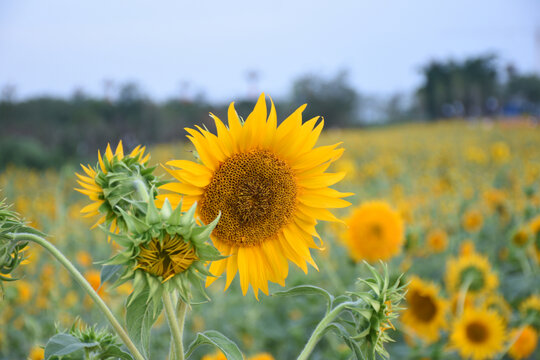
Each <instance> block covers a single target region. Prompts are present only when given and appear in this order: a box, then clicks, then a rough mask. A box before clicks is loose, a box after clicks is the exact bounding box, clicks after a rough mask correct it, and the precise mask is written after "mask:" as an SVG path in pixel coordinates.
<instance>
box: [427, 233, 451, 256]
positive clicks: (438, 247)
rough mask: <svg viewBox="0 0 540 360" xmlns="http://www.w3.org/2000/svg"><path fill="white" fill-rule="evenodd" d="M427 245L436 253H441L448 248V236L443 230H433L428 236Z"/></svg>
mask: <svg viewBox="0 0 540 360" xmlns="http://www.w3.org/2000/svg"><path fill="white" fill-rule="evenodd" d="M427 245H428V246H429V248H430V250H431V251H432V252H434V253H440V252H443V251H444V250H446V248H447V247H448V235H447V234H446V231H444V230H442V229H434V230H431V231H430V232H429V233H428V234H427Z"/></svg>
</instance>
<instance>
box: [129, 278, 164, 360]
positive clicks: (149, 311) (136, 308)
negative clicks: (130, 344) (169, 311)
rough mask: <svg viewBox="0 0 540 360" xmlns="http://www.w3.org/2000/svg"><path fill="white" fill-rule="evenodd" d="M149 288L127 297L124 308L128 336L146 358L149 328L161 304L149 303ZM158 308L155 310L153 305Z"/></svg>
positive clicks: (157, 314) (154, 320) (158, 312)
mask: <svg viewBox="0 0 540 360" xmlns="http://www.w3.org/2000/svg"><path fill="white" fill-rule="evenodd" d="M130 297H132V296H130ZM148 301H149V290H148V288H145V289H144V290H143V291H141V292H140V293H139V294H137V296H136V297H134V298H132V299H129V300H128V302H129V305H128V306H127V308H126V328H127V331H128V334H129V337H130V338H131V339H133V340H134V341H135V344H136V345H137V347H138V348H139V349H140V350H141V351H142V352H143V353H144V354H145V355H146V357H147V358H148V357H149V356H148V346H149V344H150V330H151V329H152V325H154V323H155V322H156V320H157V318H158V316H159V314H160V313H161V309H162V306H163V304H162V303H161V302H159V304H149V303H148ZM153 305H156V307H157V308H158V311H156V310H155V308H154V306H153Z"/></svg>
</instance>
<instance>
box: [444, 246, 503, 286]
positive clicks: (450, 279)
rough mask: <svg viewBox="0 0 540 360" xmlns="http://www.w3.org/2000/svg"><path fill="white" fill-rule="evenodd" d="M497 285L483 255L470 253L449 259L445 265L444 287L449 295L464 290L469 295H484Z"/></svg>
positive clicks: (494, 276)
mask: <svg viewBox="0 0 540 360" xmlns="http://www.w3.org/2000/svg"><path fill="white" fill-rule="evenodd" d="M498 283H499V280H498V278H497V275H496V274H495V273H493V271H492V270H491V265H490V263H489V260H488V259H487V258H486V257H485V256H483V255H480V254H477V253H472V254H468V255H465V256H460V257H459V258H450V259H449V260H448V262H447V264H446V287H447V289H448V292H449V293H455V292H459V291H461V290H466V291H467V292H468V293H470V294H471V295H479V294H485V293H488V292H490V291H491V290H494V289H495V288H496V287H497V285H498Z"/></svg>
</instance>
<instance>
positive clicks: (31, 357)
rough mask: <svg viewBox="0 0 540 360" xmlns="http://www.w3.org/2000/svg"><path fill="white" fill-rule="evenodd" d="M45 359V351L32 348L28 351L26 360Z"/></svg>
mask: <svg viewBox="0 0 540 360" xmlns="http://www.w3.org/2000/svg"><path fill="white" fill-rule="evenodd" d="M43 359H45V349H43V348H41V347H39V346H34V347H33V348H32V349H30V354H28V360H43Z"/></svg>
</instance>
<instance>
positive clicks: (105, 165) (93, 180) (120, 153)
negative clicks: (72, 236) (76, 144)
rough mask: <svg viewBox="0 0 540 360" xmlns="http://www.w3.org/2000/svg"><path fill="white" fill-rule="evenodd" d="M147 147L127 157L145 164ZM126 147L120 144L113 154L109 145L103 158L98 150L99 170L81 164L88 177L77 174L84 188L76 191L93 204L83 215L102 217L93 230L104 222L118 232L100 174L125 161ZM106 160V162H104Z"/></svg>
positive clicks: (148, 155)
mask: <svg viewBox="0 0 540 360" xmlns="http://www.w3.org/2000/svg"><path fill="white" fill-rule="evenodd" d="M144 150H145V147H141V146H137V147H136V148H135V149H133V151H132V152H131V153H130V154H129V155H127V157H128V158H133V159H134V160H135V161H136V162H138V163H139V164H145V163H146V162H147V161H148V159H149V157H150V154H147V155H144ZM124 157H125V156H124V147H123V146H122V141H121V140H120V142H119V143H118V146H117V147H116V151H115V152H114V153H113V152H112V150H111V146H110V144H107V150H105V156H103V157H102V156H101V153H100V152H99V150H98V160H99V168H98V167H97V166H96V167H95V168H92V166H90V165H87V166H84V165H83V164H81V167H82V168H83V170H84V172H85V173H86V175H87V176H84V175H80V174H77V173H76V174H75V175H77V177H78V178H79V180H77V182H78V183H79V185H80V186H81V187H82V189H75V190H77V191H78V192H80V193H82V194H84V195H87V196H88V197H89V198H90V200H92V201H93V202H92V203H91V204H90V205H87V206H85V207H83V208H82V209H81V213H82V214H84V215H83V216H84V217H93V216H99V215H100V214H102V216H101V217H100V218H99V219H98V220H97V222H96V223H95V224H94V225H93V226H92V228H94V227H96V226H98V225H100V224H103V223H104V222H106V221H107V222H108V223H110V224H111V225H110V230H111V232H116V230H117V219H116V217H115V216H114V209H113V205H112V204H110V203H109V201H108V200H107V197H106V196H105V194H104V184H103V182H104V181H105V180H104V179H103V178H102V177H100V176H99V175H100V173H101V174H104V175H106V174H107V173H108V171H109V168H110V167H111V166H112V165H113V162H114V160H117V161H121V160H123V159H124ZM104 159H105V161H104Z"/></svg>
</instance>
